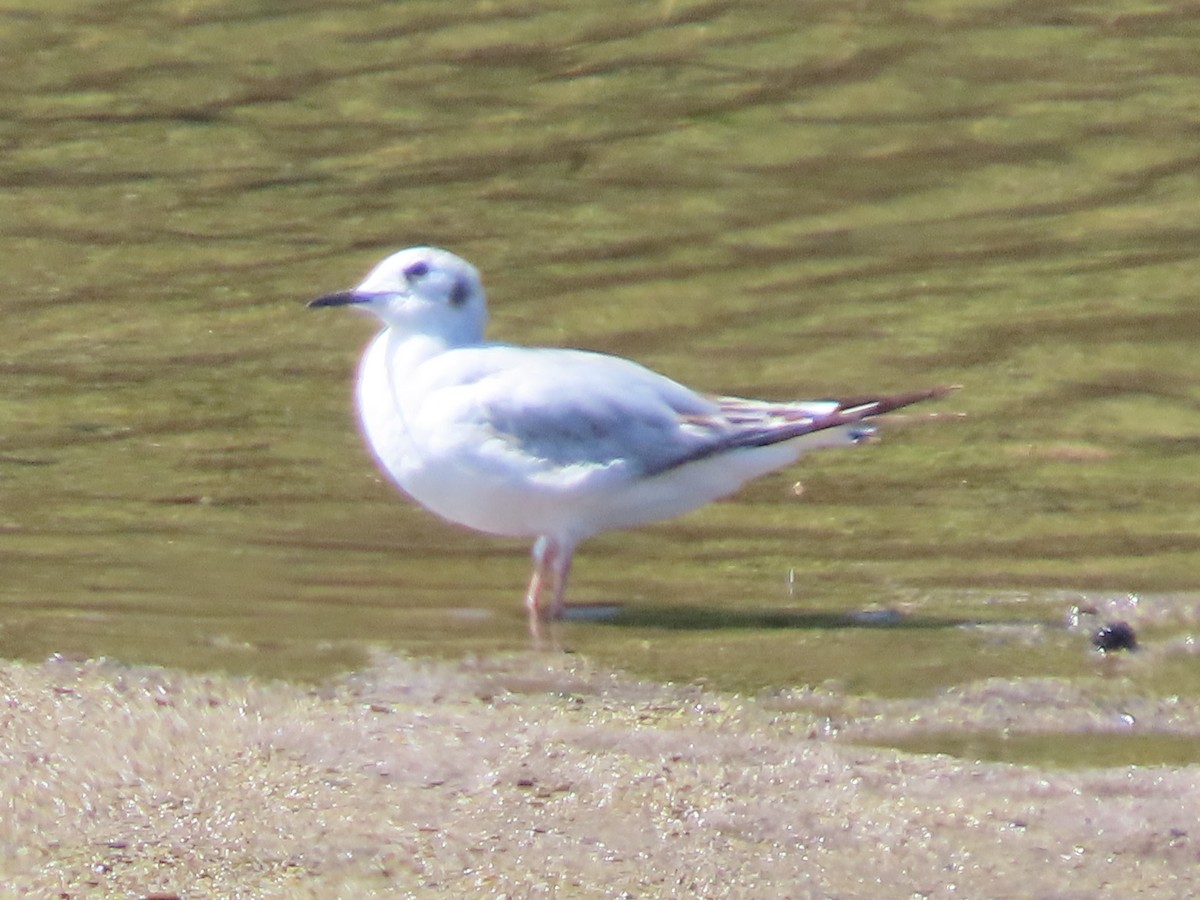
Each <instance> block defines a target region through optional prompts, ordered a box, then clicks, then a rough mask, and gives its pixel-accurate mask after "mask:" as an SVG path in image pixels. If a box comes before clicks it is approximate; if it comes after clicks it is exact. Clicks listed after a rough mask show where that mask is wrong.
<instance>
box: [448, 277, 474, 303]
mask: <svg viewBox="0 0 1200 900" xmlns="http://www.w3.org/2000/svg"><path fill="white" fill-rule="evenodd" d="M470 295H471V286H470V285H469V284H467V282H466V281H464V280H463V279H461V278H455V279H454V287H452V288H450V305H451V306H455V307H458V306H462V305H463V304H464V303H466V302H467V297H469V296H470Z"/></svg>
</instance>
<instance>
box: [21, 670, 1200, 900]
mask: <svg viewBox="0 0 1200 900" xmlns="http://www.w3.org/2000/svg"><path fill="white" fill-rule="evenodd" d="M0 688H2V691H3V704H2V705H0V728H2V732H3V735H4V741H3V746H2V747H0V760H2V761H3V765H2V766H0V804H2V805H0V809H3V817H2V818H0V879H2V883H3V885H4V888H3V890H2V891H0V895H2V896H5V897H72V898H73V897H89V898H92V897H149V896H158V897H171V896H177V897H181V898H192V897H195V898H199V897H351V896H353V897H367V896H395V895H403V894H404V893H405V892H408V891H418V890H420V891H421V895H422V896H446V897H462V896H483V895H486V896H514V897H523V896H559V897H566V896H611V897H650V896H669V895H675V896H684V895H692V896H704V897H726V896H795V897H805V896H814V897H815V896H821V897H825V896H836V897H881V896H882V897H908V896H930V897H949V896H968V897H985V896H986V897H1017V896H1020V897H1039V896H1042V897H1047V896H1053V897H1090V896H1095V895H1097V894H1101V893H1111V894H1112V895H1114V896H1116V895H1128V894H1133V893H1136V892H1139V891H1141V892H1144V893H1146V894H1147V895H1153V896H1156V897H1184V896H1192V895H1195V894H1196V893H1197V891H1200V866H1198V865H1197V863H1198V862H1200V854H1198V848H1200V827H1197V825H1196V822H1197V821H1200V791H1197V790H1196V785H1197V783H1198V782H1200V767H1196V766H1191V767H1181V768H1167V767H1160V768H1149V767H1143V768H1138V767H1126V768H1115V769H1096V770H1084V771H1074V772H1072V771H1057V770H1040V769H1036V768H1031V767H1021V766H1010V765H1002V764H985V763H975V762H964V761H961V760H957V759H954V758H950V757H945V756H921V755H906V754H901V753H897V752H894V751H890V750H879V749H871V748H865V747H861V746H855V745H852V744H847V743H844V737H836V736H833V735H832V730H831V726H830V719H829V717H828V715H826V714H824V713H822V711H821V710H820V708H819V707H820V704H819V703H817V702H815V701H814V702H813V703H806V702H802V701H803V698H790V699H788V698H784V699H783V700H782V701H781V700H780V698H774V699H770V698H757V699H748V698H744V697H738V696H733V695H725V694H717V693H710V692H706V691H703V690H701V689H698V688H681V687H675V686H660V685H648V684H645V683H639V682H636V681H633V680H630V679H627V678H624V677H621V676H618V675H614V674H612V673H607V672H599V671H594V670H592V669H590V668H589V667H588V665H587V664H586V663H585V662H582V661H580V660H579V659H577V658H573V657H570V656H563V657H556V656H551V655H545V656H528V657H519V658H510V659H506V660H499V661H490V662H476V663H462V664H442V663H432V662H413V661H408V660H397V659H380V660H378V661H377V663H376V664H375V665H373V666H372V667H371V668H370V669H368V670H366V671H364V672H362V673H359V674H357V675H355V676H353V677H349V678H346V679H344V680H342V681H340V682H338V683H336V684H333V685H329V686H325V687H321V688H315V689H314V688H306V687H303V686H296V685H291V684H285V683H262V682H256V681H249V680H244V679H237V678H231V677H224V676H206V675H194V674H184V673H179V672H173V671H167V670H160V669H135V668H128V667H124V666H120V665H117V664H113V663H104V662H86V663H79V662H68V661H51V662H47V663H44V664H22V663H11V662H9V663H4V664H2V665H0ZM1023 702H1024V701H1023ZM834 730H836V729H834Z"/></svg>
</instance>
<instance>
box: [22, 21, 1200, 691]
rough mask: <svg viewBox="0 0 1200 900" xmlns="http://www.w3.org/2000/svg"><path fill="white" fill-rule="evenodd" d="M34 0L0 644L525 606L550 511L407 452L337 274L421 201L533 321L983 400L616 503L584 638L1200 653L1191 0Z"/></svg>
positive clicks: (696, 661)
mask: <svg viewBox="0 0 1200 900" xmlns="http://www.w3.org/2000/svg"><path fill="white" fill-rule="evenodd" d="M6 9H7V11H6V12H4V13H0V23H2V24H3V28H0V50H2V51H3V52H0V104H2V105H3V108H4V111H5V117H4V119H5V124H4V125H3V126H0V127H2V129H3V130H2V131H0V134H2V135H3V141H4V148H5V152H4V154H3V155H2V156H0V182H2V183H3V185H4V188H5V189H4V190H3V191H2V192H0V242H2V244H3V246H4V249H5V253H4V257H5V261H6V265H5V282H6V283H5V290H4V292H3V295H2V296H0V310H2V311H3V314H4V322H5V328H4V331H3V333H2V334H0V377H2V379H3V384H4V387H5V390H4V391H3V392H0V567H2V569H0V572H2V575H0V579H2V581H0V653H3V654H5V655H7V656H19V657H30V658H40V657H44V656H46V655H48V654H51V653H65V654H81V655H97V654H105V655H112V656H116V657H119V658H122V659H127V660H130V661H138V662H153V663H164V664H171V665H180V666H185V667H199V668H205V667H222V668H227V669H231V670H235V671H251V672H258V673H262V674H270V675H286V676H293V677H318V676H321V675H324V674H328V673H330V672H334V671H339V670H342V669H344V668H346V667H350V666H354V665H357V664H358V663H359V662H360V661H361V660H362V658H363V652H364V648H366V647H367V646H369V645H371V644H373V643H376V642H384V643H386V644H387V645H388V646H391V647H395V648H399V649H403V650H410V651H415V652H419V653H432V654H439V655H461V654H463V653H489V652H492V651H497V650H520V649H522V648H524V647H526V646H527V639H526V636H525V623H524V615H523V612H522V610H521V607H520V596H521V592H522V588H523V583H524V581H525V579H526V577H527V574H528V573H527V567H528V560H527V556H526V551H527V548H526V547H524V546H522V545H519V544H517V543H514V542H509V541H500V540H494V539H490V538H485V537H480V536H476V535H470V534H464V533H461V532H459V531H456V530H454V529H451V528H449V527H447V526H444V525H442V524H441V523H439V522H437V521H435V520H433V519H432V518H431V517H430V516H428V515H426V514H424V513H423V512H421V511H420V510H418V509H415V508H413V507H411V506H410V505H408V504H406V503H405V502H403V501H401V500H400V499H398V498H397V497H396V496H395V495H394V493H393V492H392V490H391V489H390V488H389V487H388V486H387V485H386V484H384V483H382V482H381V480H380V479H379V477H378V476H377V474H376V473H375V472H374V471H373V469H372V466H371V464H370V461H369V458H368V457H367V455H366V453H365V452H364V451H363V449H362V448H361V446H360V442H359V439H358V436H357V434H356V433H355V430H354V425H353V415H352V411H351V408H350V397H349V392H350V384H351V380H352V373H353V367H354V365H355V361H356V359H357V355H358V353H359V351H360V350H361V347H362V345H363V344H364V343H365V341H366V340H367V338H368V337H369V334H370V332H371V326H370V324H369V323H367V322H365V321H362V320H357V319H355V318H354V317H352V316H348V315H347V316H337V315H334V314H332V313H329V312H328V311H327V312H326V313H325V314H321V313H318V312H309V311H306V310H305V309H304V308H303V301H304V300H305V299H307V298H308V297H310V296H313V295H315V294H317V293H320V292H325V291H328V290H332V289H337V288H342V287H346V286H349V285H350V284H352V283H354V282H355V281H356V280H357V279H358V278H359V277H360V276H361V274H362V273H363V272H364V271H365V270H366V269H367V268H368V267H369V266H370V265H371V264H373V263H374V262H375V261H376V260H377V259H378V258H380V257H382V256H383V255H384V254H385V253H387V252H388V251H390V250H391V249H394V248H396V247H399V246H404V245H408V244H414V243H420V242H429V243H436V244H441V245H444V246H447V247H450V248H451V249H453V250H455V251H457V252H459V253H461V254H462V255H464V256H466V257H467V258H469V259H471V260H472V261H474V262H475V263H476V264H478V265H479V266H480V268H481V269H482V270H483V272H484V275H485V280H486V283H487V285H488V288H489V293H490V297H491V300H492V310H493V333H494V334H496V335H497V336H500V337H502V338H505V339H511V340H517V341H522V342H531V343H557V344H566V345H574V346H586V347H590V348H595V349H600V350H604V351H609V352H616V353H622V354H626V355H632V356H636V357H637V358H639V359H640V360H642V361H645V362H647V363H649V364H651V365H653V366H655V367H656V368H659V369H661V370H663V371H666V372H668V373H669V374H671V375H672V376H674V377H677V378H679V379H681V380H683V381H686V382H689V383H692V384H695V385H696V386H698V387H701V388H705V389H712V390H720V391H724V392H731V393H744V394H750V395H761V396H769V397H789V396H795V395H808V396H829V395H838V394H843V395H844V394H861V393H863V392H864V391H870V390H877V389H909V388H914V387H922V386H927V385H933V384H943V383H958V384H962V385H963V386H964V390H963V391H962V392H960V393H959V394H957V395H955V396H954V397H953V398H951V399H949V400H947V401H943V402H941V403H940V404H938V406H937V409H938V410H939V411H941V412H944V413H964V414H965V418H961V419H959V418H955V417H953V416H946V417H945V418H942V419H938V420H935V421H932V422H922V423H920V424H919V425H918V424H914V425H913V427H902V428H896V429H894V430H893V431H892V432H891V433H890V434H888V435H887V436H886V438H885V440H884V442H883V443H882V444H880V445H878V446H873V447H869V448H866V449H864V450H861V451H859V452H855V453H849V452H847V453H842V454H840V455H838V454H830V455H825V456H820V457H812V458H809V459H808V460H806V461H804V462H803V463H802V464H801V465H800V466H798V467H797V468H796V469H794V470H792V471H789V472H787V473H783V474H780V475H777V476H774V477H768V478H765V479H763V480H761V481H759V482H758V483H756V484H754V485H752V486H750V487H749V488H748V489H747V490H745V491H744V492H743V493H742V494H741V495H740V496H739V497H738V498H737V499H736V500H734V501H732V502H727V503H724V504H720V505H718V506H715V507H712V508H709V509H708V510H705V511H703V512H700V513H697V514H694V515H692V516H690V517H687V518H685V519H682V520H679V521H677V522H673V523H667V524H663V525H659V526H655V527H653V528H650V529H646V530H643V531H640V532H637V533H625V534H616V535H607V536H603V537H600V538H597V539H595V540H593V541H591V542H589V543H588V544H586V545H585V546H584V547H583V548H582V550H581V552H580V554H579V556H578V558H577V562H576V567H575V570H574V575H573V577H574V583H573V587H572V592H571V599H572V600H574V601H575V602H576V603H579V604H584V605H585V606H586V605H588V604H617V606H616V607H615V609H616V610H617V614H616V615H615V617H613V618H611V619H609V620H606V621H596V622H588V621H579V622H569V623H567V624H566V625H565V626H564V627H563V628H562V630H561V632H560V634H559V638H560V640H561V641H562V643H563V645H564V646H565V647H567V648H569V649H572V650H575V651H578V652H581V653H584V654H586V655H588V656H589V657H591V658H594V659H596V660H598V661H600V662H602V663H605V664H611V665H615V666H620V667H625V668H628V669H630V670H632V671H635V672H638V673H641V674H644V675H648V676H652V677H657V678H665V679H673V680H684V681H696V680H699V681H705V682H707V683H710V684H713V685H715V686H718V687H730V688H738V689H747V690H759V689H763V688H776V687H781V686H782V687H789V686H795V685H806V684H808V685H811V684H822V685H832V686H834V687H836V688H837V689H838V690H841V691H844V692H845V693H846V694H847V695H848V696H858V695H868V696H874V695H880V696H901V695H902V696H921V695H925V694H928V693H930V692H933V691H937V690H940V689H944V688H946V687H948V686H953V685H958V684H962V683H965V682H970V681H972V680H974V679H979V678H985V677H1002V678H1017V679H1019V678H1022V677H1032V676H1056V677H1061V678H1063V679H1067V680H1070V681H1071V682H1073V683H1075V682H1082V683H1089V682H1090V681H1091V680H1094V679H1102V678H1104V677H1106V676H1105V675H1104V674H1103V673H1102V672H1100V668H1101V667H1098V666H1097V662H1096V658H1095V654H1094V653H1093V652H1092V651H1091V650H1090V645H1089V641H1088V634H1089V628H1090V627H1091V622H1090V620H1091V619H1095V620H1096V621H1095V624H1096V625H1097V626H1098V624H1099V623H1100V621H1104V620H1107V619H1105V616H1108V615H1109V614H1111V615H1113V616H1119V617H1122V618H1125V619H1127V620H1129V621H1130V622H1131V623H1132V624H1133V625H1134V626H1135V627H1136V628H1137V629H1138V630H1139V634H1140V635H1141V638H1142V644H1143V647H1144V648H1147V649H1148V650H1149V651H1150V652H1148V653H1143V655H1142V656H1141V657H1139V659H1143V660H1150V662H1144V663H1138V664H1137V665H1134V666H1132V667H1131V671H1130V672H1129V673H1127V674H1126V675H1123V676H1122V677H1127V678H1128V679H1129V689H1130V690H1131V691H1133V692H1138V691H1144V692H1148V693H1152V694H1161V693H1164V692H1165V693H1169V694H1172V695H1178V696H1181V697H1184V698H1189V699H1193V700H1194V698H1195V697H1196V696H1197V695H1198V694H1200V677H1198V676H1197V672H1196V667H1195V665H1194V660H1195V656H1194V651H1193V650H1192V647H1193V642H1192V640H1191V635H1192V634H1193V633H1194V629H1195V627H1196V621H1197V609H1198V608H1200V605H1198V602H1197V599H1196V595H1194V594H1192V593H1191V592H1192V591H1195V589H1196V587H1197V582H1196V575H1195V573H1196V572H1197V571H1198V567H1200V514H1198V513H1197V509H1198V508H1200V467H1198V466H1197V465H1196V461H1195V460H1196V452H1197V449H1198V448H1200V391H1198V389H1197V384H1198V383H1200V362H1198V361H1197V353H1196V342H1197V339H1198V338H1200V307H1198V306H1197V304H1196V301H1195V297H1194V286H1195V284H1196V283H1197V280H1198V276H1200V261H1198V260H1197V253H1196V249H1195V247H1196V239H1197V235H1198V233H1200V232H1198V231H1197V226H1196V221H1197V213H1198V212H1200V182H1198V181H1197V179H1196V175H1195V171H1196V162H1197V159H1196V151H1195V123H1196V120H1197V117H1198V116H1200V99H1197V95H1196V92H1195V89H1194V87H1195V85H1194V59H1195V51H1196V49H1197V47H1198V46H1200V24H1198V23H1197V21H1196V20H1195V18H1194V17H1193V16H1191V15H1190V14H1189V12H1188V11H1187V10H1186V9H1185V8H1183V7H1178V8H1176V7H1173V6H1169V5H1165V6H1159V7H1153V8H1149V7H1145V6H1142V5H1134V4H1115V5H1113V4H1110V5H1108V6H1106V7H1105V8H1104V9H1103V10H1090V9H1087V8H1082V7H1080V8H1076V7H1072V8H1069V9H1068V8H1064V9H1058V8H1055V9H1049V8H1046V7H1042V6H1037V5H1029V4H1019V3H1018V4H1011V3H972V4H958V3H935V2H930V3H907V4H891V3H888V4H872V3H862V4H855V5H852V6H847V5H846V4H844V3H810V4H804V5H803V6H802V7H796V6H794V5H792V4H786V3H779V2H762V3H744V2H740V3H732V2H707V3H687V2H683V0H679V2H663V3H658V4H646V3H616V4H609V5H606V6H605V7H604V8H603V9H602V10H600V9H593V8H592V7H591V6H585V5H583V4H572V5H571V6H570V7H566V8H564V7H563V5H562V4H553V3H549V2H511V3H505V2H501V3H493V4H478V5H476V4H462V5H459V6H454V7H450V6H445V5H443V4H434V3H420V2H410V3H405V4H384V3H370V2H364V3H354V4H340V5H339V6H338V7H337V8H336V9H334V8H329V9H325V8H323V6H322V5H321V4H296V3H286V4H285V3H271V2H261V3H255V4H251V5H246V4H234V3H230V2H202V3H201V2H182V0H174V2H167V0H161V2H151V3H142V4H137V5H133V6H130V5H127V4H103V5H99V6H97V5H96V4H86V3H81V2H59V3H45V2H41V0H39V2H37V3H34V2H32V0H29V2H25V3H10V4H9V5H8V6H7V8H6ZM933 408H934V407H932V406H931V407H930V410H931V411H932V409H933ZM797 479H801V480H802V481H803V484H804V492H803V495H802V496H800V497H797V496H796V494H795V492H794V491H793V489H792V486H793V483H794V482H795V481H796V480H797ZM1131 597H1132V598H1136V599H1137V600H1138V601H1139V602H1136V603H1135V602H1133V601H1132V600H1131V599H1130V598H1131ZM1079 607H1083V608H1085V610H1086V609H1087V608H1095V609H1096V610H1097V613H1096V614H1094V615H1093V614H1090V613H1086V612H1085V615H1084V621H1083V622H1081V623H1080V622H1075V623H1074V626H1073V627H1067V626H1066V624H1064V623H1066V622H1068V620H1071V617H1072V610H1073V609H1076V608H1079ZM1089 617H1090V618H1089ZM1076 619H1078V616H1076ZM995 623H998V624H995ZM980 625H983V626H987V627H979V626H980ZM1006 629H1007V630H1006ZM997 635H1000V637H997Z"/></svg>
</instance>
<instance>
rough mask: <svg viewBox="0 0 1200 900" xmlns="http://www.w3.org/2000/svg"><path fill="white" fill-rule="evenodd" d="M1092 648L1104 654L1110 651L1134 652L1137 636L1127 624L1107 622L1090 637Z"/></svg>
mask: <svg viewBox="0 0 1200 900" xmlns="http://www.w3.org/2000/svg"><path fill="white" fill-rule="evenodd" d="M1092 646H1093V647H1095V648H1096V649H1097V650H1101V651H1103V652H1104V653H1107V652H1109V651H1110V650H1136V649H1137V634H1136V633H1135V632H1134V630H1133V626H1131V625H1130V624H1129V623H1128V622H1108V623H1106V624H1105V625H1103V626H1102V627H1101V628H1099V629H1097V631H1096V633H1095V634H1093V635H1092Z"/></svg>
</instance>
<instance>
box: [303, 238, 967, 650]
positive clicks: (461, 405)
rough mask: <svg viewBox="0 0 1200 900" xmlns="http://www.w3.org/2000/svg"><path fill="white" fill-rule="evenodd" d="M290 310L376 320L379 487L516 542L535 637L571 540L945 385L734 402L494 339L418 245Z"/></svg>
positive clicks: (651, 515) (851, 430)
mask: <svg viewBox="0 0 1200 900" xmlns="http://www.w3.org/2000/svg"><path fill="white" fill-rule="evenodd" d="M308 305H309V306H310V307H329V306H351V307H355V308H358V309H363V310H367V311H369V312H371V313H373V314H374V315H375V316H377V317H378V318H379V319H380V320H381V321H382V322H383V325H384V328H383V330H382V331H380V332H379V334H378V335H376V336H375V338H374V339H373V340H372V341H371V343H370V344H369V345H368V347H367V349H366V351H365V353H364V354H363V357H362V361H361V363H360V365H359V370H358V381H357V388H356V402H357V406H358V414H359V419H360V422H361V426H362V431H363V434H364V436H365V438H366V441H367V443H368V444H369V445H370V448H371V451H372V452H373V454H374V456H375V458H376V460H377V461H378V464H379V466H380V467H381V468H382V469H383V470H384V471H385V472H386V473H387V474H388V476H390V478H391V479H392V480H393V481H394V482H395V483H396V485H397V486H399V488H400V489H401V490H402V491H404V492H405V493H406V494H408V495H409V496H410V497H412V498H413V499H414V500H416V501H417V502H418V503H419V504H420V505H421V506H423V507H425V508H426V509H428V510H430V511H431V512H433V513H435V514H437V515H438V516H441V517H442V518H443V519H447V520H449V521H450V522H454V523H457V524H459V525H464V526H466V527H468V528H472V529H475V530H476V531H482V532H486V533H488V534H495V535H507V536H512V537H526V538H533V539H534V543H533V563H534V566H533V576H532V578H531V579H530V582H529V589H528V592H527V593H526V597H525V606H526V609H527V611H528V615H529V630H530V634H531V635H532V637H533V638H534V640H535V642H536V641H538V640H539V639H540V636H541V634H542V629H543V624H544V623H545V622H547V621H550V620H554V619H558V618H560V617H561V615H562V611H563V594H564V592H565V591H566V586H567V576H568V573H569V571H570V568H571V558H572V555H573V554H574V551H575V548H576V546H577V545H578V544H579V542H580V541H582V540H583V539H585V538H587V537H590V536H592V535H594V534H597V533H599V532H602V531H609V530H612V529H619V528H628V527H632V526H636V525H642V524H644V523H647V522H651V521H654V520H657V519H664V518H668V517H671V516H677V515H680V514H681V513H685V512H688V511H689V510H692V509H695V508H697V507H699V506H702V505H704V504H706V503H709V502H710V501H712V500H716V499H718V498H720V497H724V496H727V495H729V494H732V493H733V492H734V491H736V490H737V489H738V488H739V487H741V486H742V484H743V483H745V482H746V481H748V480H750V479H752V478H755V477H757V476H759V475H763V474H765V473H767V472H770V471H772V470H775V469H779V468H782V467H783V466H786V465H789V464H790V463H792V462H794V461H795V460H796V459H797V458H798V457H799V456H800V454H801V453H804V452H806V451H808V450H813V449H817V448H822V447H835V446H849V445H853V444H858V443H861V442H862V441H864V440H866V439H867V438H868V437H869V436H870V435H871V434H872V433H873V432H874V429H873V428H872V427H871V426H869V425H865V424H863V422H864V420H866V419H869V418H871V417H873V416H877V415H880V414H882V413H886V412H889V411H891V410H894V409H898V408H899V407H902V406H907V405H909V404H910V403H916V402H917V401H920V400H927V399H932V398H936V397H940V396H942V395H944V394H946V393H947V392H948V391H950V390H953V388H948V387H938V388H933V389H930V390H922V391H913V392H909V393H902V394H892V395H886V396H875V397H868V398H860V399H856V400H849V401H837V400H815V401H810V400H797V401H789V402H782V403H776V402H769V401H764V400H746V399H741V398H738V397H723V396H710V395H707V394H701V393H697V392H696V391H693V390H691V389H690V388H687V387H685V386H683V385H681V384H679V383H678V382H675V381H672V380H671V379H670V378H667V377H666V376H664V375H660V374H658V373H656V372H653V371H651V370H650V369H647V368H644V367H643V366H641V365H638V364H637V363H635V362H632V361H630V360H627V359H622V358H619V357H616V356H608V355H606V354H603V353H594V352H589V351H585V350H568V349H551V348H531V347H521V346H515V345H512V344H503V343H494V342H491V341H488V340H486V339H485V337H484V329H485V326H486V324H487V304H486V299H485V297H484V291H483V284H482V282H481V280H480V276H479V272H478V271H477V270H476V269H475V267H474V266H472V265H471V264H470V263H468V262H466V261H465V260H463V259H460V258H459V257H457V256H455V255H454V254H453V253H450V252H448V251H446V250H441V249H438V248H435V247H411V248H409V249H407V250H401V251H399V252H397V253H394V254H392V255H391V256H389V257H387V259H385V260H383V262H381V263H379V264H378V265H377V266H376V267H375V268H374V269H372V270H371V272H370V273H369V274H368V275H367V277H366V279H365V280H364V281H363V282H362V283H361V284H360V285H358V287H356V288H353V289H352V290H348V291H338V292H336V293H332V294H326V295H325V296H322V297H318V298H316V299H315V300H312V301H310V302H309V304H308Z"/></svg>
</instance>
